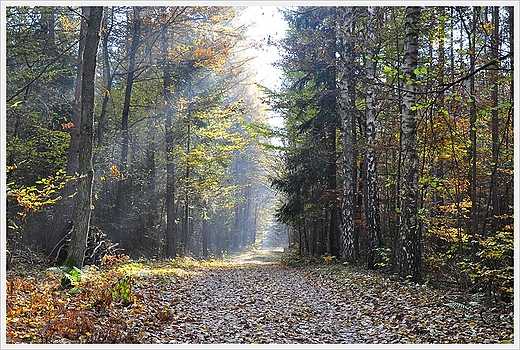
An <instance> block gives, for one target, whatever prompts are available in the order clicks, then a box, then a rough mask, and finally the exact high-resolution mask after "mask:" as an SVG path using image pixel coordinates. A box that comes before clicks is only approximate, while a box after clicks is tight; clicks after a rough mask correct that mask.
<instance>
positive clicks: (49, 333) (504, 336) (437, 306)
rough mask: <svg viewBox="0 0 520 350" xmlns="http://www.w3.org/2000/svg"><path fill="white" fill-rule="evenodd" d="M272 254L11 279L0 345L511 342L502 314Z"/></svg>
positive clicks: (508, 315)
mask: <svg viewBox="0 0 520 350" xmlns="http://www.w3.org/2000/svg"><path fill="white" fill-rule="evenodd" d="M279 256H280V252H278V253H277V255H276V254H273V252H266V251H256V252H254V253H248V254H243V255H241V256H239V257H235V258H234V259H231V260H230V261H228V262H222V261H209V262H198V261H195V260H192V259H174V260H172V261H163V262H150V261H146V262H126V263H123V264H121V265H119V266H115V267H111V268H109V269H101V270H98V269H89V270H88V271H86V272H85V276H84V278H83V279H82V281H81V283H80V284H79V286H77V287H76V288H74V289H72V290H60V289H59V278H58V277H57V276H53V275H52V274H47V275H46V276H39V277H38V278H32V279H31V278H28V277H27V276H25V277H23V278H21V277H20V276H13V275H8V281H7V282H8V283H7V318H6V330H7V343H95V344H99V343H144V344H153V343H159V344H165V343H167V344H181V343H182V344H218V343H228V344H232V343H235V344H250V343H258V344H270V343H276V344H328V343H330V344H339V343H368V344H375V343H421V344H424V343H465V344H469V343H500V342H513V341H514V338H513V321H512V315H513V314H512V312H509V311H507V310H506V309H500V312H494V313H490V315H488V316H486V315H485V314H483V313H482V312H481V311H482V310H483V308H482V305H481V303H480V301H479V300H476V299H475V298H473V299H472V298H469V299H468V300H462V299H461V298H460V297H459V296H457V295H455V294H447V293H443V292H442V291H439V290H435V289H433V288H430V287H428V286H426V285H424V286H422V285H416V284H411V283H405V282H398V281H391V280H390V279H388V277H387V276H385V275H382V274H378V273H373V272H368V271H364V270H360V269H354V268H350V267H344V266H341V265H337V264H336V265H335V264H329V265H314V266H305V267H299V268H294V267H286V266H282V265H281V264H280V263H278V262H276V261H277V260H278V258H279ZM123 282H124V283H123ZM73 291H74V292H73ZM495 309H496V310H498V309H499V308H498V307H497V308H495ZM496 310H495V311H496ZM488 311H489V310H488Z"/></svg>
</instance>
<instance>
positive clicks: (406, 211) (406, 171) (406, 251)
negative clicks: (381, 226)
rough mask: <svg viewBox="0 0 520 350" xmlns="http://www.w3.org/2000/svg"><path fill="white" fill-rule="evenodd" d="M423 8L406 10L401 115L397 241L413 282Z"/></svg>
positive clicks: (417, 271)
mask: <svg viewBox="0 0 520 350" xmlns="http://www.w3.org/2000/svg"><path fill="white" fill-rule="evenodd" d="M420 14H421V8H420V7H418V6H409V7H407V8H406V18H405V37H404V60H403V76H404V79H405V83H404V85H403V90H404V91H403V95H402V96H403V107H402V111H401V135H402V136H401V137H402V148H401V154H402V176H401V186H400V208H399V212H400V218H399V237H398V245H397V249H398V252H397V254H398V267H399V275H400V276H402V277H406V278H408V279H411V280H413V281H418V280H420V278H421V246H420V241H421V228H420V223H419V218H418V215H417V214H418V210H417V206H418V195H419V193H418V180H419V175H418V174H419V154H418V151H417V120H416V113H415V111H416V97H415V95H416V94H415V92H416V82H415V79H416V76H415V73H414V71H415V69H416V68H417V57H418V52H419V40H418V36H419V28H418V27H419V20H420Z"/></svg>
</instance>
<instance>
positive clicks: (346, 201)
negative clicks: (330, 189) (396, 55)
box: [336, 7, 358, 263]
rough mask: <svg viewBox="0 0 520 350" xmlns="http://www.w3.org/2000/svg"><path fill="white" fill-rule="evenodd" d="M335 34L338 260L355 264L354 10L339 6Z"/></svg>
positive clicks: (356, 253) (356, 254)
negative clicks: (339, 140)
mask: <svg viewBox="0 0 520 350" xmlns="http://www.w3.org/2000/svg"><path fill="white" fill-rule="evenodd" d="M337 14H338V24H337V33H336V35H337V36H338V39H339V44H340V47H339V50H340V58H339V68H338V69H339V75H340V78H339V93H338V98H339V101H338V102H339V103H338V104H339V116H340V121H341V133H342V140H343V163H342V165H343V167H342V182H343V197H342V200H341V224H342V226H341V233H340V234H341V259H342V260H343V261H348V262H352V263H353V262H356V260H357V259H358V251H357V247H356V236H355V231H354V204H355V203H354V181H353V180H354V179H353V174H354V162H353V157H354V152H353V150H354V147H355V145H354V137H353V130H352V120H353V118H354V109H355V101H354V100H353V95H354V94H353V92H354V89H355V86H354V85H353V82H352V80H353V79H352V74H353V66H354V45H353V39H352V35H353V23H354V16H353V8H352V7H338V9H337Z"/></svg>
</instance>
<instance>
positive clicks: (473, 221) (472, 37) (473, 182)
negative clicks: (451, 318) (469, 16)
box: [467, 6, 479, 256]
mask: <svg viewBox="0 0 520 350" xmlns="http://www.w3.org/2000/svg"><path fill="white" fill-rule="evenodd" d="M477 7H478V6H477ZM477 7H475V8H474V10H473V23H472V26H471V27H472V28H471V32H470V33H467V34H468V41H469V62H470V63H469V65H470V68H469V71H470V72H473V71H474V70H475V60H476V58H475V55H476V52H475V48H476V29H477V21H478V11H479V9H477ZM474 93H475V75H472V76H471V77H470V78H469V94H470V96H471V103H470V105H469V139H470V144H471V146H470V149H469V155H470V164H469V167H470V170H469V176H468V177H469V197H470V199H471V209H470V236H472V237H473V236H475V235H477V232H478V211H479V209H478V198H477V103H476V101H475V98H474ZM472 241H473V242H474V243H473V244H472V255H473V256H475V254H476V253H477V249H478V247H477V244H476V242H477V240H476V239H472Z"/></svg>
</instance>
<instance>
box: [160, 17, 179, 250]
mask: <svg viewBox="0 0 520 350" xmlns="http://www.w3.org/2000/svg"><path fill="white" fill-rule="evenodd" d="M161 35H162V53H163V58H164V63H163V80H164V87H163V95H164V113H165V114H166V119H165V123H164V124H165V125H164V127H165V130H166V134H165V141H166V246H165V256H166V257H175V255H176V254H177V232H176V229H175V228H176V227H175V164H174V159H173V152H174V148H173V129H172V128H173V125H172V113H173V93H172V91H171V89H172V88H173V86H172V79H171V72H170V65H169V62H168V40H169V38H168V26H166V25H165V26H164V27H163V30H162V33H161Z"/></svg>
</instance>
